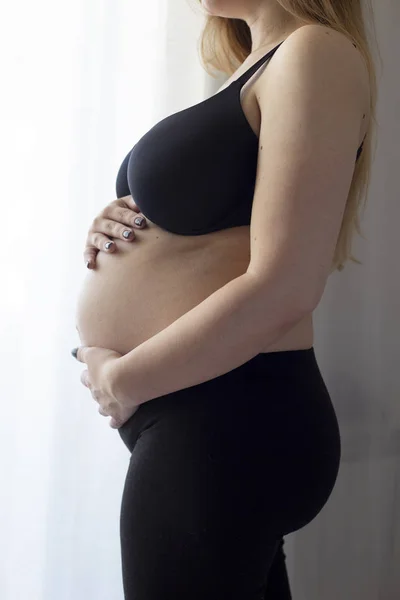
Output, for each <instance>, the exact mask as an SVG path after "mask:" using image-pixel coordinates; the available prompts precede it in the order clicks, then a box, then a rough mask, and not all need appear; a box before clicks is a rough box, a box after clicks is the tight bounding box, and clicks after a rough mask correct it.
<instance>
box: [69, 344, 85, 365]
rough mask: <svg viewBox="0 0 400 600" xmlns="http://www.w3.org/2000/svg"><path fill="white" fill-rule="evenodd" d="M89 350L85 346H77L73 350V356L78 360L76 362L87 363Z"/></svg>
mask: <svg viewBox="0 0 400 600" xmlns="http://www.w3.org/2000/svg"><path fill="white" fill-rule="evenodd" d="M88 350H89V348H86V347H85V346H77V347H76V348H74V349H73V350H71V354H72V356H74V357H75V358H76V360H79V362H82V363H86V360H85V355H86V354H87V351H88Z"/></svg>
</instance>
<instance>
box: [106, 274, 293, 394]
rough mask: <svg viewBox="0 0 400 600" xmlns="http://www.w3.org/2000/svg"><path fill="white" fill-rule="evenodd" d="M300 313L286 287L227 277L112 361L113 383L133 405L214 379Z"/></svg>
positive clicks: (244, 359)
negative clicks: (115, 367)
mask: <svg viewBox="0 0 400 600" xmlns="http://www.w3.org/2000/svg"><path fill="white" fill-rule="evenodd" d="M303 315H304V312H303V311H301V310H300V309H298V308H294V307H293V300H292V299H291V298H290V294H289V293H288V291H287V289H284V288H283V287H282V286H279V285H277V284H275V283H274V282H272V281H271V284H270V286H269V289H268V293H267V292H266V290H265V285H264V286H263V290H261V289H260V285H259V284H258V283H257V281H256V279H255V278H254V276H252V275H249V274H248V273H245V274H243V275H241V276H240V277H237V278H236V279H233V280H231V281H230V282H228V283H227V284H226V285H224V286H223V287H222V288H220V289H218V290H217V291H215V292H214V293H213V294H211V295H210V296H208V297H207V298H206V299H205V300H204V301H203V302H201V303H200V304H198V305H197V306H195V307H194V308H193V309H191V310H190V311H189V312H187V313H185V314H184V315H182V316H181V317H180V318H179V319H177V320H176V321H174V322H173V323H171V325H169V326H168V327H166V328H165V329H163V330H162V331H160V332H159V333H157V334H156V335H154V336H153V337H151V338H149V339H148V340H146V341H145V342H143V343H142V344H140V345H139V346H137V347H136V348H134V349H133V350H132V351H131V352H129V353H127V354H125V355H124V356H122V357H121V358H120V359H119V361H118V363H119V364H118V370H117V375H116V378H117V387H118V386H119V387H120V388H121V390H122V389H124V390H125V391H127V390H130V389H131V390H132V392H133V394H134V397H135V399H136V400H135V401H136V403H138V404H142V403H144V402H147V401H148V400H152V399H153V398H156V397H158V396H162V395H164V394H168V393H171V392H174V391H177V390H180V389H183V388H187V387H190V386H193V385H196V384H199V383H202V382H205V381H208V380H210V379H213V378H214V377H218V376H219V375H222V374H224V373H227V372H228V371H231V370H232V369H234V368H236V367H238V366H240V365H242V364H244V363H245V362H247V361H248V360H250V359H251V358H253V357H254V356H256V355H257V354H258V353H259V352H261V351H262V349H265V347H266V346H268V345H270V344H273V343H274V342H275V341H276V340H277V339H279V338H280V337H281V336H282V335H284V333H286V332H287V331H288V330H289V329H291V328H292V327H293V326H294V325H295V323H296V322H297V321H299V320H300V318H301V317H302V316H303Z"/></svg>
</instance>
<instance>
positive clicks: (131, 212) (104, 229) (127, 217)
mask: <svg viewBox="0 0 400 600" xmlns="http://www.w3.org/2000/svg"><path fill="white" fill-rule="evenodd" d="M138 218H139V219H142V222H141V224H139V222H136V219H138ZM146 223H147V222H146V218H145V217H144V215H142V214H141V213H140V211H139V207H138V206H137V204H135V202H134V200H133V198H132V196H123V197H122V198H117V199H116V200H113V201H112V202H110V204H107V206H106V207H105V208H104V209H103V210H102V211H101V213H100V214H99V215H98V216H97V217H96V218H95V219H94V221H93V223H92V226H91V227H90V229H89V232H88V236H87V238H86V246H85V250H84V252H83V257H84V260H85V264H86V266H87V268H88V269H94V267H95V263H96V256H97V253H98V252H99V250H104V251H105V252H109V253H112V252H115V250H116V244H115V243H114V242H113V241H112V239H111V238H120V239H121V240H125V241H126V242H132V241H133V240H134V239H135V232H134V231H133V230H132V227H133V228H136V229H144V228H145V227H146ZM127 226H128V227H127ZM126 231H130V232H131V233H130V236H128V237H125V236H126V235H127V234H126V233H125V235H124V232H126Z"/></svg>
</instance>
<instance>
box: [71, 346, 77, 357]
mask: <svg viewBox="0 0 400 600" xmlns="http://www.w3.org/2000/svg"><path fill="white" fill-rule="evenodd" d="M71 354H72V356H73V357H74V358H76V357H77V356H78V348H73V349H72V350H71Z"/></svg>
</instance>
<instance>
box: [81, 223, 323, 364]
mask: <svg viewBox="0 0 400 600" xmlns="http://www.w3.org/2000/svg"><path fill="white" fill-rule="evenodd" d="M134 231H135V240H134V241H132V242H126V241H123V240H118V239H115V240H114V241H115V243H116V246H117V250H116V251H114V252H113V253H112V254H109V253H106V252H104V251H102V252H99V253H98V255H97V259H96V267H95V269H93V270H88V272H87V275H86V277H85V279H84V282H83V286H82V289H81V292H80V294H79V298H78V302H77V309H76V326H77V329H78V332H79V336H80V340H81V343H82V344H83V345H88V346H101V347H103V348H110V349H112V350H115V351H117V352H119V353H120V354H126V353H127V352H129V351H130V350H133V349H134V348H135V347H136V346H138V345H139V344H141V343H143V342H144V341H146V340H147V339H149V338H150V337H152V336H154V335H156V334H157V333H158V332H159V331H161V330H162V329H165V328H166V327H168V325H170V324H171V323H173V322H174V321H176V319H178V318H179V317H180V316H181V315H183V314H184V313H186V312H188V311H190V310H191V309H192V308H193V307H195V306H196V305H198V304H200V303H201V302H202V301H203V300H204V299H205V298H207V297H208V296H210V295H211V294H212V293H213V292H215V291H216V290H217V289H219V288H221V287H223V286H224V285H225V284H226V283H228V282H229V281H231V280H232V279H235V278H236V277H239V276H240V275H242V274H243V273H245V272H246V270H247V267H248V264H249V261H250V227H249V226H247V225H246V226H240V227H233V228H230V229H224V230H220V231H216V232H213V233H208V234H205V235H197V236H183V235H177V234H174V233H170V232H168V231H165V230H164V229H160V227H158V226H157V225H156V224H155V223H153V222H152V221H150V220H149V219H147V226H146V227H145V229H143V230H137V229H135V230H134ZM312 345H313V324H312V313H310V314H309V315H307V316H306V317H305V318H303V319H302V320H301V321H299V322H298V323H297V324H296V325H295V326H294V327H293V328H292V329H291V330H290V331H289V332H287V333H286V334H285V335H284V336H282V337H281V338H280V339H279V340H277V341H275V342H274V343H273V344H270V343H268V340H266V343H265V348H262V349H260V352H276V351H282V350H299V349H306V348H310V347H311V346H312Z"/></svg>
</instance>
